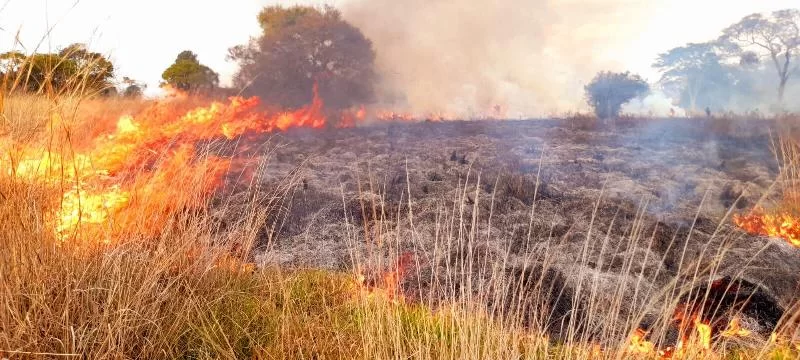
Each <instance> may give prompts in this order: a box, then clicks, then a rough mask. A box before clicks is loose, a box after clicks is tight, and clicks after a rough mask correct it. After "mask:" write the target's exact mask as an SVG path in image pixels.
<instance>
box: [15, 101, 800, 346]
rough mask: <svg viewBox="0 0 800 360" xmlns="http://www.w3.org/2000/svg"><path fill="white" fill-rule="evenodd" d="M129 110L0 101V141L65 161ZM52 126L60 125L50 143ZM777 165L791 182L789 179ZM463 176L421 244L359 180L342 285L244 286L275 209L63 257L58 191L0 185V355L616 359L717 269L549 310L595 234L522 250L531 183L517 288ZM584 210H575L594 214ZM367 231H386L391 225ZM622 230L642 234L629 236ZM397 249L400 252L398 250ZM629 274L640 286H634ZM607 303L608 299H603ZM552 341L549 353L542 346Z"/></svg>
mask: <svg viewBox="0 0 800 360" xmlns="http://www.w3.org/2000/svg"><path fill="white" fill-rule="evenodd" d="M142 106H143V105H141V104H138V103H131V102H128V101H117V100H114V101H102V100H96V99H95V100H87V99H85V98H82V97H69V96H66V95H59V96H44V95H41V94H40V95H38V96H5V97H4V100H3V102H2V107H3V109H2V112H0V113H2V114H3V117H2V122H0V125H2V129H3V131H4V132H3V135H4V139H7V140H9V141H14V142H21V141H23V139H32V140H31V141H33V142H34V143H38V144H48V145H50V144H53V142H52V141H50V140H48V139H58V141H56V142H55V143H57V144H58V146H48V149H49V150H50V151H69V150H70V149H71V144H73V143H74V142H79V138H80V136H83V135H85V134H92V133H93V132H94V131H97V130H96V129H94V128H93V126H94V124H93V121H92V119H93V117H95V116H96V117H103V118H106V117H115V116H118V115H120V114H123V113H125V112H128V111H131V112H135V111H137V110H136V109H137V108H138V107H142ZM54 119H57V121H54ZM59 124H69V125H68V126H67V125H64V126H55V125H59ZM4 141H5V140H4ZM795 154H796V153H795ZM5 155H6V154H4V156H5ZM789 158H791V157H789ZM792 161H794V160H792ZM789 166H791V167H792V169H796V162H790V163H789ZM201 170H202V168H193V171H190V170H186V171H184V172H179V173H178V177H180V178H181V179H183V180H182V184H183V186H181V187H180V188H177V189H173V190H177V191H172V192H170V193H169V197H168V198H167V200H169V201H171V202H177V203H181V202H182V201H188V200H186V199H195V198H197V197H200V196H202V195H201V194H196V193H194V192H193V191H192V189H193V188H194V187H193V186H192V184H193V183H202V182H203V181H204V179H203V176H204V174H203V172H202V171H201ZM793 171H794V170H793ZM784 173H792V172H791V171H788V170H787V171H785V172H784ZM795 174H796V172H795ZM479 177H480V175H479V174H475V173H473V174H471V175H468V176H467V178H466V179H464V183H463V184H462V185H461V186H460V187H459V191H458V192H457V193H456V194H454V196H453V198H450V199H442V202H441V208H440V211H439V212H438V215H437V216H438V218H437V229H438V231H437V232H436V233H435V234H427V233H421V232H418V231H417V229H416V228H415V227H414V216H415V213H414V199H413V198H410V190H409V191H408V193H407V194H405V195H404V199H405V200H404V201H405V205H404V206H403V207H402V208H401V209H397V210H396V211H387V210H386V209H385V207H386V206H387V204H386V203H385V202H383V198H382V197H381V196H380V193H381V191H380V185H379V184H373V183H371V182H370V179H367V180H365V181H364V189H363V193H364V194H377V195H378V196H364V198H363V199H361V205H362V209H364V210H363V211H365V212H371V213H372V214H373V216H371V217H367V216H364V218H365V219H367V218H369V219H370V220H369V221H366V220H365V221H364V223H349V224H348V226H349V228H350V229H351V230H352V232H351V234H350V237H349V241H350V243H351V247H352V249H353V256H352V257H353V268H354V269H355V273H354V274H353V273H331V272H322V271H315V270H296V269H277V268H271V269H255V268H253V267H252V265H251V264H249V260H250V259H251V257H252V246H253V244H254V243H255V242H256V240H257V237H259V236H260V233H259V231H260V228H261V226H262V225H263V224H264V223H265V222H267V221H266V220H267V219H268V218H269V217H270V216H272V215H273V214H275V213H276V212H275V211H274V209H273V208H271V207H270V206H266V207H265V206H262V205H263V204H264V202H265V201H266V202H269V201H271V200H269V199H274V198H275V197H277V196H280V195H281V194H280V193H278V194H274V193H271V194H263V193H259V191H258V189H257V188H254V189H252V191H253V195H252V196H251V197H250V203H249V204H248V206H246V208H247V209H248V211H247V212H246V213H244V214H236V219H235V220H234V221H233V223H232V224H229V225H228V226H227V227H226V230H225V231H224V232H220V229H219V224H218V223H217V222H216V221H215V220H214V219H213V218H212V217H211V216H209V214H208V213H207V212H206V211H205V208H201V209H200V210H196V209H195V210H191V211H189V210H187V211H174V212H171V213H170V216H169V217H168V218H167V219H160V220H159V221H163V226H162V230H161V231H159V232H158V233H156V234H149V235H147V236H143V235H141V234H140V233H138V232H137V231H134V230H135V229H134V228H135V227H136V224H145V223H148V222H152V221H154V219H153V218H152V216H153V214H161V213H162V212H161V211H152V212H151V211H149V210H148V209H153V208H157V207H158V206H160V205H162V204H159V203H158V202H153V203H145V204H144V205H140V206H139V207H138V208H137V209H138V210H139V211H135V212H133V213H131V214H128V215H127V221H126V224H128V225H127V226H130V227H131V231H121V232H120V231H118V230H119V229H107V231H108V232H107V233H103V232H102V231H101V232H99V233H95V234H93V236H95V239H103V238H105V237H111V236H113V237H115V239H114V241H111V244H112V245H98V244H100V243H101V242H100V241H94V242H93V241H91V240H92V239H89V240H90V241H86V242H75V241H69V240H68V241H64V240H63V239H60V238H58V237H57V236H55V235H54V234H53V231H52V224H51V222H50V220H49V218H50V217H51V216H52V213H53V211H54V208H57V206H58V199H59V198H60V197H61V195H62V192H63V191H64V190H63V188H59V187H57V186H56V187H54V186H47V185H42V184H37V183H36V182H30V181H26V180H23V179H20V178H17V177H15V175H14V173H13V172H10V171H6V170H3V171H2V173H0V242H1V243H0V246H2V249H1V251H2V254H3V255H2V256H0V286H2V290H1V291H0V356H5V357H11V358H92V359H94V358H187V359H205V358H209V359H210V358H231V359H233V358H248V357H249V358H330V359H339V358H365V359H366V358H382V359H390V358H394V359H408V358H416V359H498V358H505V359H521V358H528V359H539V358H554V359H555V358H560V359H574V358H598V359H599V358H609V359H623V358H631V357H633V356H634V355H633V354H631V353H630V352H629V351H628V349H627V347H628V345H629V335H630V334H631V333H632V332H633V330H634V329H636V328H637V327H638V326H639V323H640V322H641V320H642V319H643V317H644V316H645V310H647V309H648V308H653V307H655V308H657V309H660V310H661V311H660V315H661V316H660V318H659V319H658V320H657V321H655V325H654V326H653V328H652V329H654V330H653V333H652V334H651V337H652V339H654V340H656V339H660V338H662V339H663V338H665V337H666V336H667V327H668V326H667V325H668V324H667V322H668V321H669V318H670V317H671V316H672V313H673V309H674V308H675V307H676V306H677V305H678V302H679V300H678V298H677V297H676V295H677V294H679V293H681V291H682V290H683V289H685V288H687V287H688V288H691V287H693V286H694V285H697V284H698V283H702V282H705V281H707V280H705V279H707V278H709V277H710V276H707V275H710V274H711V275H713V270H714V269H713V267H714V265H715V264H716V262H715V261H716V260H715V259H718V258H719V257H723V256H724V255H725V254H724V249H723V250H721V252H720V253H714V254H706V256H705V257H703V259H704V260H707V262H694V263H680V264H679V265H678V268H679V270H678V273H679V274H680V275H681V276H676V277H675V279H673V281H671V282H669V284H670V285H669V286H668V287H666V288H664V289H644V288H640V287H639V286H638V285H637V284H636V283H634V284H616V283H611V284H608V283H606V282H603V281H602V280H603V279H600V278H598V276H597V274H593V273H582V271H583V270H581V273H578V274H575V275H576V276H575V279H578V280H577V282H576V283H573V284H572V288H571V289H572V290H571V291H572V292H573V293H572V294H571V297H570V298H569V300H568V301H566V302H560V301H555V302H554V301H552V300H551V299H553V297H554V293H556V294H557V293H559V292H561V291H562V290H563V286H564V284H563V283H562V281H559V280H557V279H553V278H552V277H551V276H550V274H551V273H550V272H548V269H549V268H550V266H551V264H552V262H553V261H554V259H556V258H557V257H560V256H572V257H574V258H575V261H576V264H580V265H585V264H587V263H588V262H590V261H594V260H593V259H595V256H594V255H592V254H593V253H592V251H595V250H596V245H598V244H596V243H594V241H595V240H596V239H598V238H600V239H605V240H603V241H601V243H600V244H599V245H600V250H599V251H600V253H601V254H602V253H603V251H610V248H612V247H614V246H618V245H615V244H613V243H612V242H611V240H610V239H611V236H610V232H611V230H610V229H609V230H608V231H609V234H603V233H602V232H601V231H600V230H598V229H592V228H591V227H590V229H591V230H590V233H589V234H585V239H584V240H583V241H582V242H580V243H579V245H580V247H579V248H578V249H577V251H576V252H574V253H570V254H564V253H562V252H561V251H562V250H563V248H558V247H542V246H541V243H539V242H537V241H536V240H537V237H539V236H542V235H541V234H542V233H541V232H540V231H538V230H537V231H534V230H533V217H534V215H535V214H536V204H537V202H536V201H535V199H536V196H537V192H538V186H539V184H538V182H537V183H536V184H533V186H534V189H533V195H532V197H531V201H530V204H531V210H530V213H531V219H530V223H529V224H528V228H529V231H528V233H527V238H526V241H525V242H524V244H523V246H524V247H525V249H524V253H526V254H529V257H528V259H527V260H526V261H525V262H523V263H521V264H514V265H515V266H517V268H519V269H522V274H523V275H522V276H517V277H515V276H511V275H509V273H508V272H507V271H506V266H507V265H510V264H507V263H506V261H507V260H508V253H509V252H510V251H511V249H510V248H508V247H504V246H502V245H503V244H504V243H503V242H498V241H496V239H497V235H496V234H493V233H491V231H490V230H489V229H491V226H487V225H490V224H491V221H492V209H493V205H494V197H492V198H489V199H485V198H481V197H480V196H479V194H480V191H479V187H480V186H481V185H480V184H481V181H480V178H479ZM287 181H289V182H291V181H292V180H287ZM143 186H146V184H143ZM509 186H510V187H511V190H514V191H517V192H521V191H523V190H524V189H520V188H519V187H520V186H523V185H521V184H517V183H514V182H512V183H511V184H510V185H509ZM497 187H498V186H494V188H495V189H497ZM368 189H369V190H368ZM528 192H530V191H528ZM526 194H527V192H526ZM526 196H527V195H526ZM600 201H601V199H598V203H596V204H587V206H594V207H595V211H597V208H598V206H599V202H600ZM222 203H223V204H225V201H224V200H223V201H222ZM402 203H403V202H402V201H401V204H402ZM484 205H488V211H486V210H485V209H486V207H485V206H484ZM223 206H224V205H223ZM222 211H223V212H224V211H225V209H222ZM376 214H394V216H396V218H392V219H388V218H386V217H385V216H383V215H376ZM593 220H594V218H592V221H593ZM637 223H638V224H641V223H642V222H641V221H639V222H637V221H634V224H637ZM634 229H635V231H632V232H631V233H629V234H628V235H627V236H626V237H625V238H624V241H626V242H628V243H640V242H644V243H647V242H648V241H652V238H651V233H650V230H649V229H643V228H637V226H636V225H634ZM592 231H594V234H592ZM551 232H552V231H551ZM545 233H546V232H545ZM598 234H599V236H598ZM406 237H410V238H411V241H410V242H406V241H401V239H405V238H406ZM409 243H410V244H411V246H410V247H409V245H408V244H409ZM498 244H499V245H498ZM407 252H412V253H414V254H415V255H414V257H413V261H411V262H410V263H409V264H410V266H409V267H410V268H409V269H408V271H407V274H405V275H404V276H402V278H403V283H402V284H400V285H401V286H400V287H399V288H398V289H396V290H394V289H387V288H388V287H389V285H391V284H389V283H384V284H382V283H381V282H380V280H376V281H375V284H377V289H373V288H371V287H370V286H365V284H362V283H360V282H359V281H357V275H362V274H367V275H369V274H368V273H369V271H374V272H375V273H376V274H377V275H376V276H378V277H380V276H385V274H386V271H391V270H392V269H393V268H394V264H395V263H397V262H398V261H400V259H401V258H403V256H404V254H405V253H407ZM597 258H602V256H598V257H597ZM638 265H640V264H638V263H637V260H636V259H635V258H634V257H633V256H632V255H631V256H630V257H628V258H624V259H622V264H621V266H622V268H623V269H625V270H624V271H625V273H627V274H629V275H631V278H633V279H636V278H639V277H642V276H657V275H658V272H659V270H660V269H658V268H656V269H645V268H644V267H642V266H638ZM602 266H603V265H602V264H600V267H602ZM585 268H587V267H585V266H584V267H582V268H581V269H585ZM645 270H647V271H648V273H653V274H655V275H645ZM524 274H529V275H524ZM701 275H702V276H701ZM621 285H625V286H621ZM609 289H611V290H609ZM609 291H612V292H613V296H610V297H609V296H607V294H608V292H609ZM629 291H632V292H633V293H634V294H633V296H631V295H632V294H631V293H630V292H629ZM401 295H402V297H401ZM631 298H633V299H634V301H633V302H631V300H630V299H631ZM578 299H589V300H590V301H588V302H581V301H579V300H578ZM603 301H605V302H603ZM789 310H790V311H789V312H788V313H787V316H786V318H785V319H784V323H785V324H788V325H791V324H792V323H796V322H797V316H798V314H800V309H797V308H793V309H789ZM578 314H582V316H578ZM555 315H559V316H561V317H558V318H556V316H555ZM563 315H569V316H566V317H565V316H563ZM554 319H556V320H558V321H556V322H554V321H553V320H554ZM588 319H604V320H605V321H600V322H596V321H593V320H588ZM587 329H590V330H591V331H586V330H587ZM781 331H785V332H784V333H781V334H780V336H779V339H780V341H779V342H770V341H766V340H764V339H761V340H758V339H757V340H753V341H751V342H747V343H740V342H733V341H720V342H717V343H715V344H714V349H713V350H714V351H704V350H701V349H694V348H690V349H689V350H688V351H687V352H686V353H685V354H684V357H685V358H721V357H729V358H740V359H748V358H763V357H771V358H775V359H789V358H796V357H797V356H800V348H798V347H797V345H793V343H792V342H791V340H795V341H796V340H797V334H796V333H793V332H792V331H794V330H793V328H791V326H786V327H785V328H783V329H782V330H781ZM554 333H557V334H558V336H557V337H550V336H552V334H554ZM656 357H657V355H656V354H650V355H645V356H642V358H656Z"/></svg>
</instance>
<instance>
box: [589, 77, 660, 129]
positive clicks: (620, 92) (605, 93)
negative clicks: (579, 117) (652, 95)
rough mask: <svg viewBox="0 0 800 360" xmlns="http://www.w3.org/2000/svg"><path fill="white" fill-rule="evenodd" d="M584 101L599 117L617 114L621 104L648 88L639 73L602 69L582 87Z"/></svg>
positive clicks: (609, 116) (604, 117)
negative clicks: (584, 93)
mask: <svg viewBox="0 0 800 360" xmlns="http://www.w3.org/2000/svg"><path fill="white" fill-rule="evenodd" d="M584 90H585V91H586V101H587V102H588V103H589V105H590V106H591V107H592V108H593V109H594V112H595V114H596V115H597V117H598V118H600V119H607V118H611V117H616V116H618V115H619V111H620V109H621V108H622V105H624V104H625V103H627V102H628V101H630V100H631V99H633V98H635V97H637V96H639V95H642V94H644V93H646V92H648V91H649V90H650V86H649V85H648V84H647V82H646V81H644V80H642V78H641V77H640V76H639V75H632V74H631V73H629V72H624V73H615V72H610V71H602V72H600V73H598V74H597V76H595V77H594V79H592V81H591V82H590V83H589V84H588V85H586V86H585V87H584Z"/></svg>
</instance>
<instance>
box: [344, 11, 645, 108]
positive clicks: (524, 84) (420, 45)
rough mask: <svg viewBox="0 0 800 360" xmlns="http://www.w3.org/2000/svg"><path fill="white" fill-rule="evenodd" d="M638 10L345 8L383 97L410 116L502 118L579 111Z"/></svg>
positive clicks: (638, 23)
mask: <svg viewBox="0 0 800 360" xmlns="http://www.w3.org/2000/svg"><path fill="white" fill-rule="evenodd" d="M647 11H650V10H648V9H647V4H646V2H629V3H627V4H619V2H616V4H612V2H611V1H608V0H591V1H578V0H559V1H556V0H549V1H548V0H545V1H536V0H496V1H474V0H405V1H396V0H352V1H349V2H347V3H345V5H344V6H343V13H344V16H345V18H346V19H347V20H348V21H350V22H351V23H353V24H354V25H356V26H358V27H359V28H361V29H362V31H363V32H364V33H365V35H366V36H367V37H368V38H370V39H371V40H372V41H373V43H374V47H375V50H376V52H377V54H378V59H377V61H378V66H379V69H380V70H381V75H382V80H381V81H382V84H381V85H382V86H381V90H382V99H383V102H384V103H385V104H386V105H391V106H393V107H394V108H402V107H406V108H407V110H409V111H413V112H429V113H434V112H436V113H446V114H457V115H458V116H479V115H480V114H485V113H490V112H491V110H490V109H497V108H502V109H504V110H505V115H506V116H507V117H521V116H540V115H547V114H552V113H560V112H563V111H573V110H575V109H585V108H586V105H585V102H584V99H583V86H584V85H585V84H586V83H588V82H589V81H590V80H591V78H592V76H594V74H595V73H596V72H597V71H600V70H615V71H621V70H624V69H623V65H622V64H621V63H620V62H619V60H620V59H622V58H623V57H624V55H622V54H620V52H621V51H620V49H622V46H623V44H625V43H626V42H630V40H631V39H635V38H636V36H637V30H636V29H639V28H641V27H643V26H645V22H646V21H647V18H648V17H647V16H642V14H643V13H645V12H647Z"/></svg>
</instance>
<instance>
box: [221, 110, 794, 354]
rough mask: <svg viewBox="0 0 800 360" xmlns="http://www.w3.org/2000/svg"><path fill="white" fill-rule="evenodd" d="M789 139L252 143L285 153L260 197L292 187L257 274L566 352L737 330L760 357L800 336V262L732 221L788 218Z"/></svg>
mask: <svg viewBox="0 0 800 360" xmlns="http://www.w3.org/2000/svg"><path fill="white" fill-rule="evenodd" d="M776 126H777V123H776V122H775V121H771V120H763V119H761V120H743V119H738V120H731V119H671V118H665V119H640V120H638V121H632V120H629V121H628V122H626V123H622V122H610V123H605V124H603V123H599V124H598V123H596V122H594V121H585V120H580V119H575V120H571V119H560V120H553V119H550V120H541V119H540V120H524V121H522V120H520V121H511V120H507V121H497V120H491V121H452V122H423V123H413V124H406V123H402V124H397V123H391V124H378V125H372V126H366V127H362V128H354V129H334V130H328V131H314V130H305V129H300V130H292V131H289V132H287V133H281V134H277V135H274V136H271V137H269V138H263V139H249V140H248V141H253V142H255V143H261V142H263V141H267V142H269V143H270V144H271V145H272V146H274V149H275V150H274V152H271V153H270V154H269V157H268V159H266V160H265V161H264V165H263V167H262V169H261V170H260V171H262V172H263V176H258V178H259V179H260V181H259V184H258V186H263V187H266V188H272V187H276V186H278V185H281V184H284V183H286V179H287V178H292V179H294V180H293V181H294V183H295V184H296V186H295V187H293V188H292V189H291V190H290V191H288V192H287V193H286V197H285V199H284V200H283V201H282V203H281V206H279V208H280V210H279V212H280V216H279V217H278V218H276V220H275V221H271V222H268V223H267V224H266V226H265V228H264V229H263V232H262V234H261V237H260V238H259V240H258V241H257V245H256V247H257V248H258V249H259V250H258V251H256V252H255V255H254V257H253V261H255V262H256V263H257V264H259V265H260V266H262V267H267V268H269V267H280V268H285V267H289V268H314V269H326V270H332V271H344V272H353V271H355V272H356V274H359V275H357V276H362V277H363V278H362V280H361V281H363V282H364V283H365V284H366V286H367V287H374V288H383V289H384V290H386V289H387V288H388V289H389V290H388V291H390V292H392V294H393V295H392V296H394V297H399V298H401V299H403V301H407V302H410V303H422V304H425V305H426V306H429V307H431V308H437V307H439V306H442V304H443V303H451V302H453V301H456V302H460V301H464V300H467V301H468V302H470V303H480V304H483V305H484V306H486V307H487V308H488V309H489V310H488V311H489V312H490V313H494V314H505V315H501V316H500V317H501V318H502V317H504V316H512V318H514V319H515V321H518V322H520V323H521V324H522V325H523V327H533V328H538V329H539V330H540V331H544V333H546V334H547V336H548V337H550V338H552V339H556V340H558V341H566V340H575V339H580V341H581V342H584V343H595V344H598V343H603V344H608V343H618V342H625V341H627V340H626V339H628V337H629V335H630V334H631V333H634V332H633V331H634V330H633V329H637V330H636V331H648V332H649V334H650V335H649V339H650V340H647V341H651V340H652V342H655V343H658V344H659V347H658V348H660V349H662V350H660V351H661V354H662V355H664V354H667V355H669V354H670V352H671V351H675V346H680V345H679V344H680V343H681V342H688V341H689V338H690V336H691V335H692V334H691V333H693V332H695V331H698V327H699V326H700V324H703V325H706V326H711V327H712V328H713V329H712V330H709V332H710V333H711V335H709V338H711V337H713V339H714V340H713V342H714V343H717V342H719V341H720V339H721V337H722V334H723V333H725V332H726V329H727V327H728V326H729V323H731V322H733V323H734V324H736V326H739V323H740V322H743V323H745V324H747V325H745V328H746V330H745V331H747V332H748V334H749V335H748V336H747V337H749V339H748V341H752V340H754V339H757V338H760V339H762V341H764V340H766V339H768V338H769V337H770V336H771V335H770V334H771V332H772V331H773V330H774V329H776V328H778V327H781V326H785V327H786V326H788V327H787V328H789V327H791V328H794V326H796V325H787V321H786V320H785V319H786V317H785V315H786V314H787V313H791V312H792V311H794V310H792V309H793V307H795V306H796V302H797V300H798V298H797V296H798V294H799V293H800V292H799V290H800V288H798V286H800V273H798V272H797V269H798V268H800V249H798V248H797V247H794V246H792V245H791V244H790V243H789V242H787V241H786V240H784V239H781V238H779V237H764V236H756V235H751V234H748V233H746V232H744V231H742V230H741V229H739V228H738V227H737V226H735V225H734V224H733V223H732V220H731V219H732V217H734V214H747V213H749V212H750V211H751V210H752V209H754V208H757V207H758V206H774V205H769V204H774V203H775V202H781V200H780V199H781V195H780V192H779V191H776V188H777V187H779V186H780V185H777V182H776V180H775V179H776V178H778V177H779V173H780V172H781V167H782V166H783V165H782V163H781V159H780V157H781V155H776V154H777V152H780V150H779V145H778V142H779V140H778V139H777V138H776V135H775V133H774V129H775V128H776ZM787 131H789V130H787ZM245 148H246V146H245ZM244 153H247V150H244ZM249 156H257V154H250V155H249ZM251 190H252V189H251ZM231 192H232V193H233V194H234V195H233V197H236V196H237V195H236V191H235V190H232V191H231ZM230 211H231V210H230V208H226V211H225V212H224V213H225V215H224V216H220V217H219V219H220V221H221V222H223V223H224V222H225V220H224V217H225V216H230ZM278 219H279V220H278ZM365 279H366V280H365ZM389 282H392V283H391V284H390V283H389ZM509 288H510V289H512V290H508V289H509ZM498 289H505V290H498ZM498 293H500V294H502V295H498ZM509 294H511V295H509ZM687 309H692V310H687ZM681 311H684V312H685V313H683V314H681V313H680V312H681ZM509 314H513V315H509ZM665 314H668V315H666V316H665ZM689 318H691V320H687V319H689ZM782 319H783V320H782ZM793 321H796V320H792V321H789V323H791V322H793ZM693 322H694V323H693ZM609 324H612V325H609ZM651 328H652V329H651ZM727 331H729V330H727ZM792 331H796V330H792ZM728 340H729V339H728ZM705 341H706V342H708V343H710V342H712V340H710V339H707V340H705ZM756 341H758V340H756ZM701 342H702V341H701ZM705 346H710V345H705ZM645 352H646V351H645ZM654 353H658V352H654ZM669 356H671V355H669Z"/></svg>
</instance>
